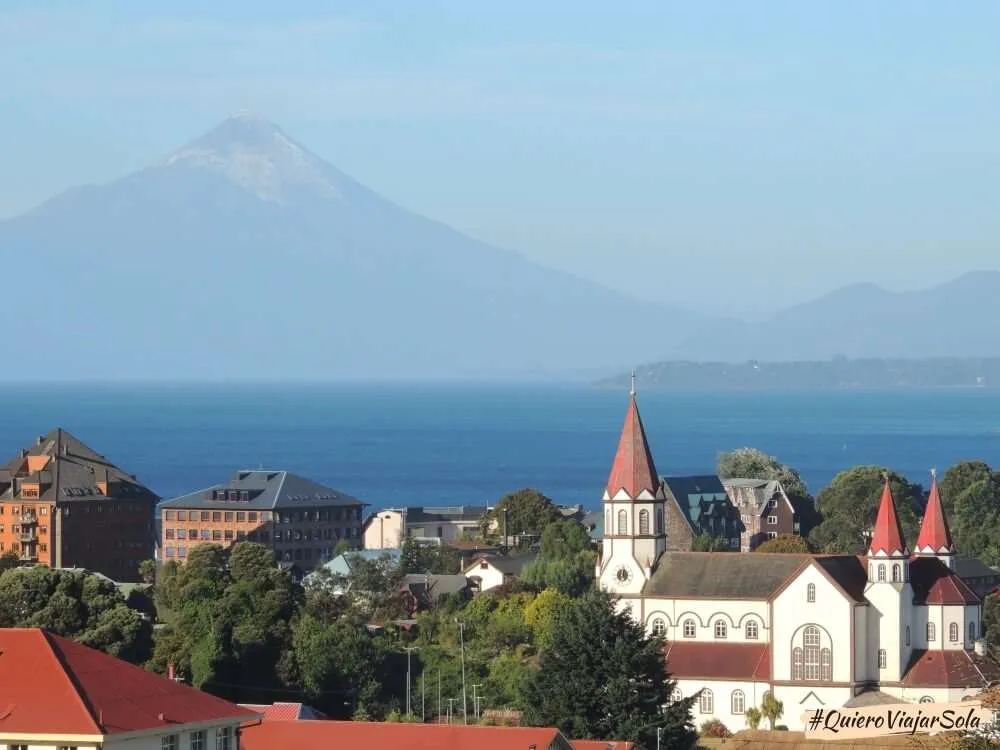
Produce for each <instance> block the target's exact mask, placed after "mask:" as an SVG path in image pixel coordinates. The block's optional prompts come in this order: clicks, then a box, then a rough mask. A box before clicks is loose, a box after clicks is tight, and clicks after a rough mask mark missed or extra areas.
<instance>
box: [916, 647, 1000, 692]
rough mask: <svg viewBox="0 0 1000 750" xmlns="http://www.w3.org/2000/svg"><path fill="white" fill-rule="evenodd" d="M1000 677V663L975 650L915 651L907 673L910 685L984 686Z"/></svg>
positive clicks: (940, 686) (935, 686) (938, 686)
mask: <svg viewBox="0 0 1000 750" xmlns="http://www.w3.org/2000/svg"><path fill="white" fill-rule="evenodd" d="M997 680H1000V666H998V665H997V664H996V662H994V661H993V660H992V659H990V658H988V657H985V656H979V655H978V654H976V653H975V652H973V651H965V650H962V649H954V650H948V651H914V652H913V657H912V659H911V660H910V666H909V667H908V668H907V670H906V674H905V675H904V676H903V684H904V685H906V686H907V687H926V688H946V687H947V688H960V687H983V688H985V687H986V686H987V685H988V684H989V683H992V682H995V681H997Z"/></svg>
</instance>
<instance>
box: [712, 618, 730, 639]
mask: <svg viewBox="0 0 1000 750" xmlns="http://www.w3.org/2000/svg"><path fill="white" fill-rule="evenodd" d="M726 635H727V628H726V621H725V620H716V621H715V637H716V638H725V637H726Z"/></svg>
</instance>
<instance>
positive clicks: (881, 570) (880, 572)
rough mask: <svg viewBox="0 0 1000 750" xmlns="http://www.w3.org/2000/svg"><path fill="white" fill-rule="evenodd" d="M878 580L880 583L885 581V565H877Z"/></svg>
mask: <svg viewBox="0 0 1000 750" xmlns="http://www.w3.org/2000/svg"><path fill="white" fill-rule="evenodd" d="M878 579H879V580H880V581H884V580H885V565H882V564H879V566H878Z"/></svg>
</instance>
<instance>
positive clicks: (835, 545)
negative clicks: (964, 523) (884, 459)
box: [809, 466, 923, 555]
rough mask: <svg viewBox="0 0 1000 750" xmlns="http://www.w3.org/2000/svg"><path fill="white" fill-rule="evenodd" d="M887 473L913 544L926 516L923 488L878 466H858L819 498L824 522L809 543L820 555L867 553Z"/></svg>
mask: <svg viewBox="0 0 1000 750" xmlns="http://www.w3.org/2000/svg"><path fill="white" fill-rule="evenodd" d="M886 473H888V475H889V486H890V489H891V490H892V496H893V499H894V500H895V502H896V512H897V515H898V516H899V522H900V525H901V526H902V528H903V534H904V535H905V537H906V539H907V541H908V542H909V543H910V544H911V545H912V544H913V542H914V541H915V540H916V538H917V537H916V534H917V530H918V526H919V521H918V518H919V515H920V514H922V506H923V489H922V488H921V486H920V485H919V484H913V483H911V482H909V481H908V480H907V479H906V478H905V477H903V476H901V475H899V474H897V473H896V472H893V471H889V470H887V469H884V468H881V467H878V466H855V467H854V468H851V469H847V470H845V471H842V472H840V473H839V474H837V476H835V477H834V478H833V481H832V482H830V484H829V485H827V486H826V487H824V488H823V489H822V490H821V491H820V493H819V495H817V497H816V502H817V505H818V507H819V510H820V512H821V513H822V514H823V521H822V523H820V524H819V526H817V527H816V528H814V529H813V530H812V532H811V533H810V535H809V541H810V542H811V543H812V545H813V546H814V547H815V548H816V549H817V550H818V551H820V552H826V553H838V554H849V555H854V554H863V553H864V552H865V550H866V549H867V546H868V541H869V537H868V536H867V535H868V534H869V533H870V530H871V528H872V526H873V525H874V523H875V515H876V513H877V512H878V506H879V501H880V500H881V498H882V486H883V484H884V479H883V477H884V475H885V474H886Z"/></svg>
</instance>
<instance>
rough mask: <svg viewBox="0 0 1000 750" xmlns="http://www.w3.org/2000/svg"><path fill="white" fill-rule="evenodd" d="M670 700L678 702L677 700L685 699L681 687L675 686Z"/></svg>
mask: <svg viewBox="0 0 1000 750" xmlns="http://www.w3.org/2000/svg"><path fill="white" fill-rule="evenodd" d="M670 700H671V701H673V702H674V703H676V702H677V701H682V700H684V693H682V692H681V689H680V688H678V687H675V688H674V690H673V692H672V693H670Z"/></svg>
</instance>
